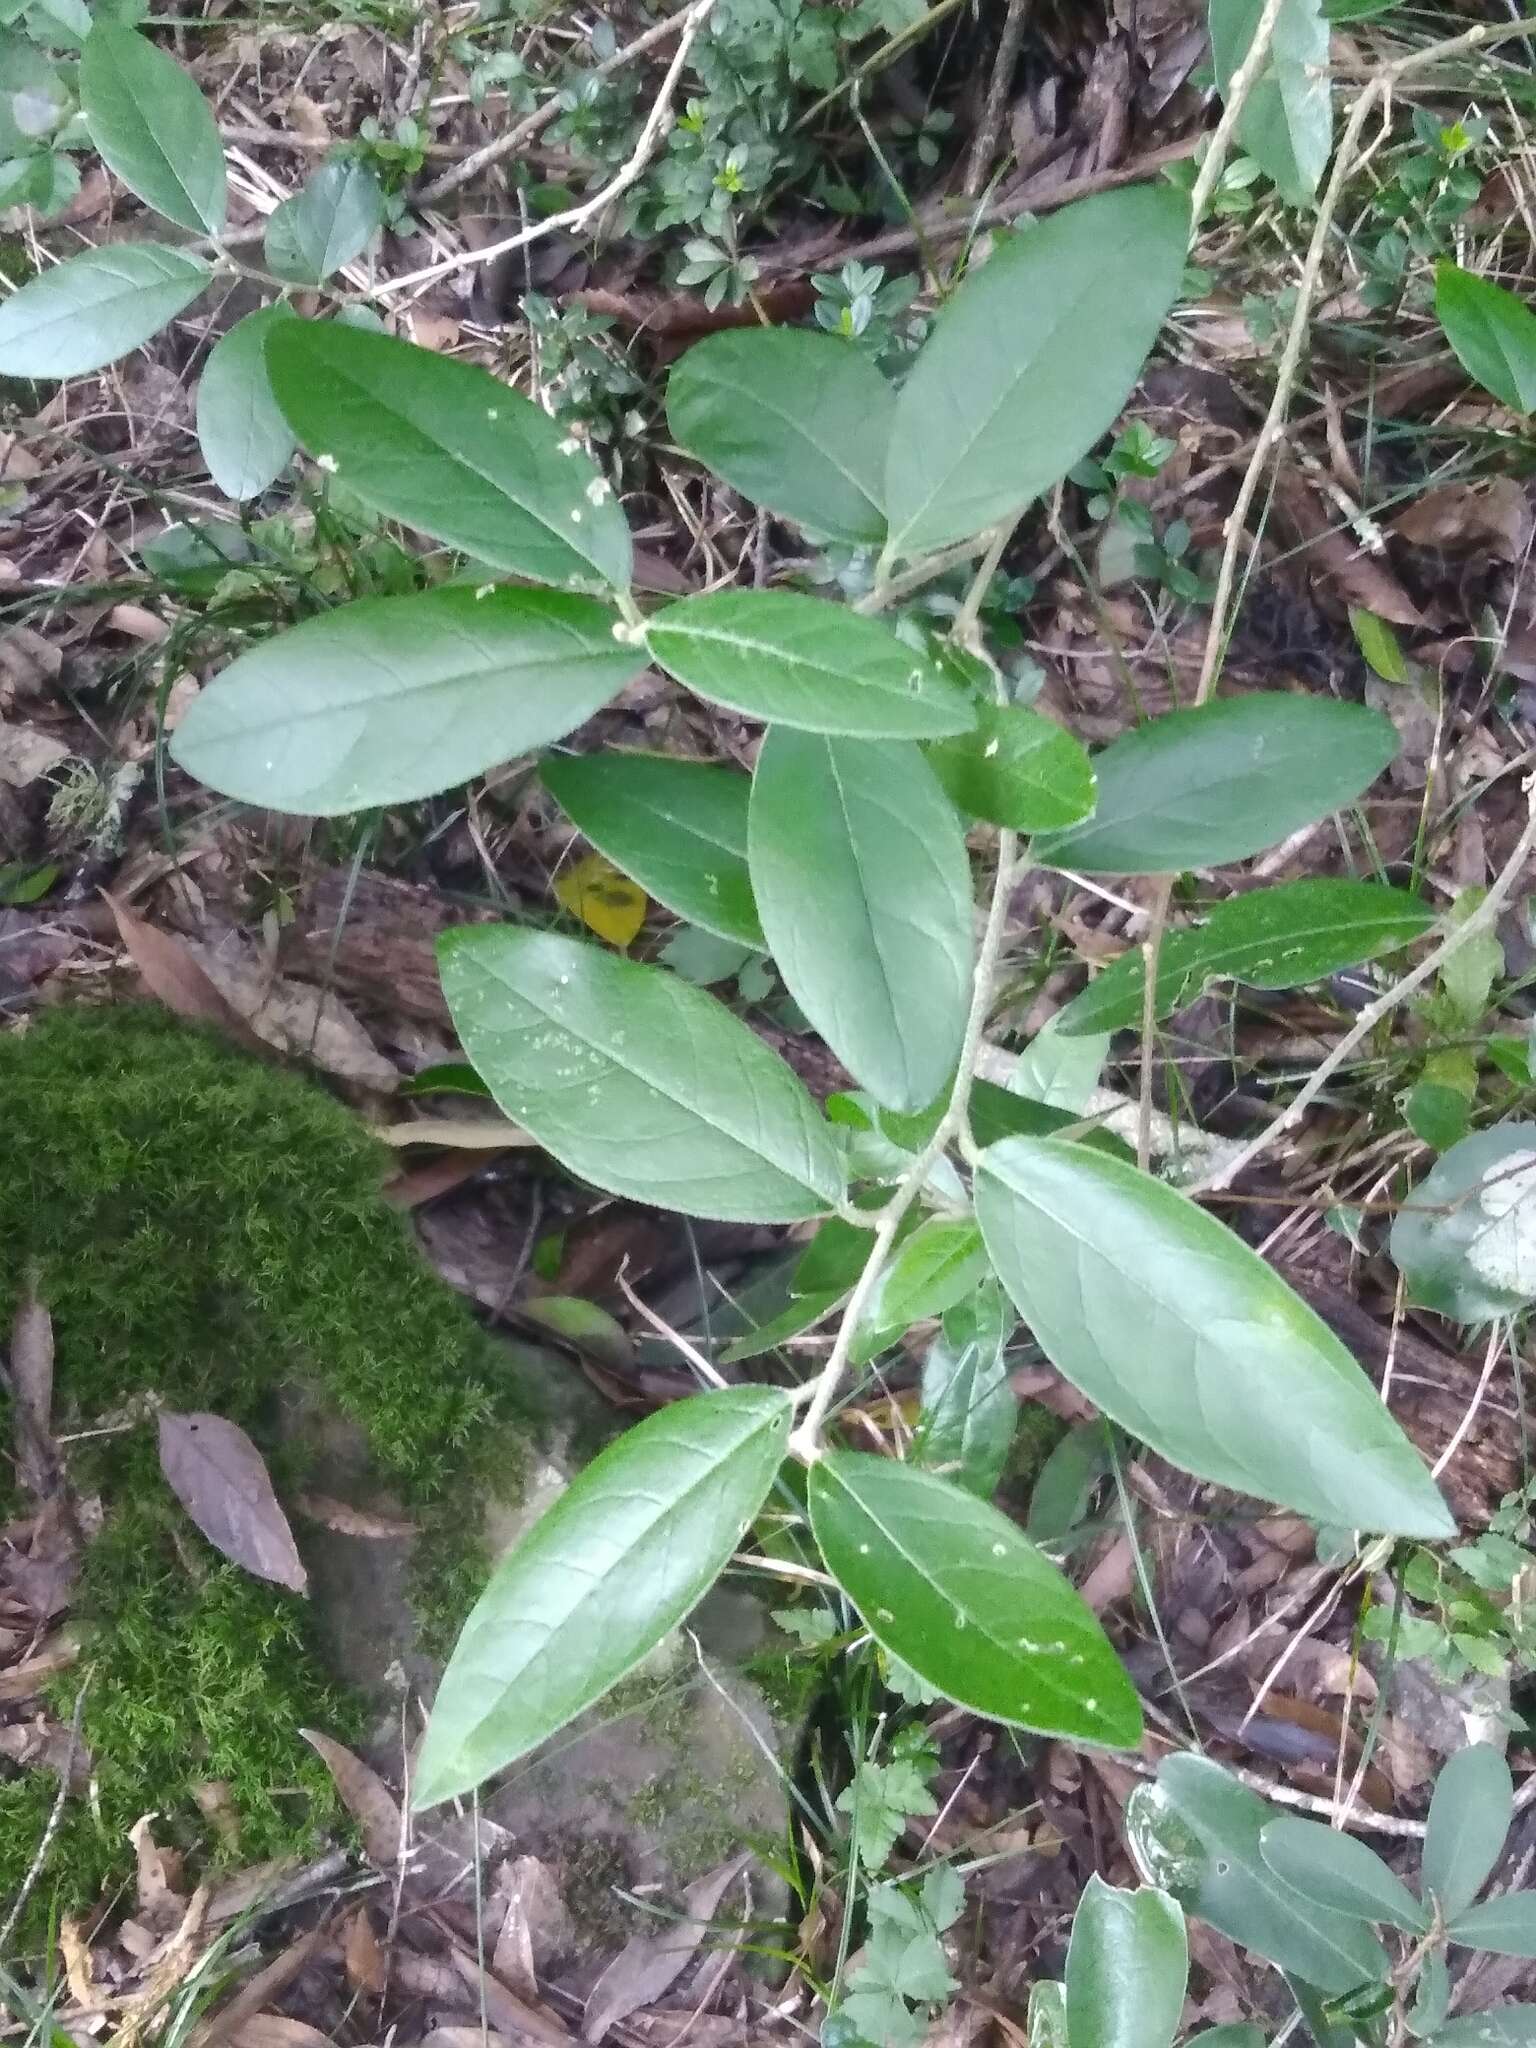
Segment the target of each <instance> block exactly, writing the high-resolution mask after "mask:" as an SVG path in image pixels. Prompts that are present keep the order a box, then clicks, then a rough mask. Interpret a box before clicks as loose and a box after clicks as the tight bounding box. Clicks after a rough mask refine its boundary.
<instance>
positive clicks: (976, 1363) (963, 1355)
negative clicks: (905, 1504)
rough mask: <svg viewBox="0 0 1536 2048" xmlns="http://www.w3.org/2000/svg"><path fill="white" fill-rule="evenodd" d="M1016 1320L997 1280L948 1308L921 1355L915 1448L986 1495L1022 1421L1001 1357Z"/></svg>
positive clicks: (922, 1458)
mask: <svg viewBox="0 0 1536 2048" xmlns="http://www.w3.org/2000/svg"><path fill="white" fill-rule="evenodd" d="M1013 1322H1014V1319H1013V1313H1012V1311H1011V1310H1010V1309H1008V1308H1007V1307H1006V1306H1005V1304H1004V1302H1003V1297H1002V1290H1001V1289H1000V1288H999V1287H998V1286H997V1284H996V1282H995V1281H993V1282H991V1283H989V1284H988V1285H987V1286H985V1287H982V1288H980V1289H978V1291H977V1292H976V1294H974V1295H973V1296H972V1298H971V1299H970V1300H969V1301H963V1302H960V1303H959V1304H957V1306H956V1307H955V1308H953V1309H951V1310H950V1312H949V1314H948V1315H947V1316H946V1317H945V1318H944V1327H943V1330H942V1331H941V1333H940V1334H939V1335H938V1336H937V1337H935V1338H934V1340H933V1342H932V1343H931V1344H930V1345H929V1347H928V1356H927V1357H926V1358H925V1359H924V1361H923V1384H922V1406H921V1408H920V1409H919V1411H918V1418H917V1434H916V1447H915V1455H916V1457H917V1459H918V1461H919V1462H920V1463H921V1464H923V1465H926V1466H927V1467H928V1469H929V1470H930V1471H932V1472H938V1473H940V1474H941V1475H942V1476H943V1477H945V1478H947V1479H950V1480H952V1481H953V1482H954V1484H955V1485H956V1486H963V1487H964V1488H965V1490H966V1492H967V1493H974V1494H976V1495H978V1496H979V1497H980V1498H981V1499H982V1500H990V1499H991V1498H992V1495H993V1494H994V1493H995V1492H996V1490H997V1482H998V1481H999V1479H1001V1478H1002V1476H1003V1467H1004V1466H1005V1465H1006V1464H1007V1462H1008V1453H1009V1451H1010V1449H1011V1448H1012V1445H1013V1438H1014V1432H1015V1430H1016V1429H1017V1427H1018V1420H1019V1402H1018V1396H1017V1395H1016V1394H1015V1393H1014V1391H1013V1388H1012V1387H1011V1386H1010V1385H1009V1381H1008V1366H1007V1362H1006V1359H1005V1357H1004V1350H1005V1347H1006V1345H1007V1342H1008V1338H1009V1335H1010V1334H1011V1332H1012V1330H1013Z"/></svg>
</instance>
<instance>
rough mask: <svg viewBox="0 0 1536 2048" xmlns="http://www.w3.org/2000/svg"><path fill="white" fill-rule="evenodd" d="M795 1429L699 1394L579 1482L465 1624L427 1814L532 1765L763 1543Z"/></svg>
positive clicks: (623, 1443)
mask: <svg viewBox="0 0 1536 2048" xmlns="http://www.w3.org/2000/svg"><path fill="white" fill-rule="evenodd" d="M791 1413H792V1411H791V1408H790V1404H789V1398H788V1396H787V1395H785V1394H782V1393H780V1392H778V1391H777V1390H776V1389H775V1388H772V1387H731V1388H727V1389H725V1390H724V1391H722V1392H719V1393H711V1394H696V1395H694V1396H693V1397H692V1398H691V1399H689V1400H685V1401H676V1402H673V1404H672V1405H671V1406H670V1407H667V1408H663V1409H661V1410H660V1411H659V1412H658V1413H656V1414H655V1415H650V1416H647V1417H646V1419H645V1421H644V1422H641V1423H639V1424H637V1425H636V1427H635V1428H633V1429H631V1430H628V1431H626V1433H625V1434H624V1435H623V1436H621V1437H620V1438H619V1439H618V1441H617V1442H616V1443H613V1444H610V1445H609V1447H608V1449H607V1450H605V1451H603V1452H602V1453H601V1454H600V1455H599V1456H598V1457H597V1458H595V1459H594V1460H593V1461H592V1463H591V1464H590V1465H588V1466H587V1467H586V1469H585V1471H583V1472H581V1473H579V1474H578V1475H577V1477H576V1478H575V1479H574V1480H572V1482H571V1484H570V1486H569V1488H568V1489H567V1490H566V1492H565V1493H563V1494H562V1495H561V1496H560V1498H559V1499H558V1500H557V1501H556V1502H555V1503H554V1505H553V1506H552V1507H550V1508H548V1509H547V1510H546V1511H545V1513H544V1514H543V1515H542V1516H541V1517H540V1518H539V1520H538V1521H537V1522H535V1524H534V1525H533V1528H532V1529H531V1530H530V1531H529V1533H528V1534H527V1535H526V1536H525V1537H524V1538H523V1539H522V1541H521V1542H520V1543H519V1544H518V1545H517V1547H516V1549H515V1550H513V1551H512V1552H511V1554H510V1555H509V1556H507V1557H506V1558H504V1559H503V1560H502V1562H501V1563H500V1564H499V1565H498V1566H497V1568H496V1570H495V1572H494V1574H493V1575H492V1578H491V1582H490V1584H489V1585H488V1586H487V1587H486V1589H485V1591H484V1593H482V1594H481V1596H480V1598H479V1600H478V1601H477V1602H476V1604H475V1607H474V1609H473V1611H472V1613H471V1614H470V1617H469V1619H468V1621H467V1622H465V1624H464V1630H463V1633H462V1634H461V1635H460V1637H459V1640H458V1643H457V1645H456V1646H455V1648H454V1652H453V1656H452V1658H451V1659H450V1660H449V1664H448V1669H447V1670H446V1672H444V1674H443V1681H442V1684H441V1685H440V1686H439V1687H438V1691H437V1699H436V1701H435V1703H434V1705H433V1708H432V1718H431V1721H430V1722H429V1723H428V1726H427V1734H426V1739H425V1741H424V1742H423V1744H422V1747H421V1754H420V1756H419V1758H418V1760H417V1764H416V1772H415V1783H414V1786H413V1794H412V1804H413V1805H414V1806H415V1808H416V1809H417V1811H418V1812H419V1811H420V1810H421V1809H422V1808H424V1807H428V1806H436V1805H437V1804H438V1803H439V1801H441V1800H444V1799H451V1798H453V1797H454V1796H455V1795H457V1794H461V1793H465V1792H471V1791H473V1790H474V1788H475V1787H476V1786H477V1785H480V1784H483V1783H484V1781H485V1780H486V1779H487V1778H488V1777H490V1776H491V1774H492V1773H493V1772H494V1771H499V1770H502V1769H504V1768H505V1766H506V1765H508V1764H510V1763H513V1762H515V1761H516V1760H517V1758H518V1757H520V1756H526V1755H527V1753H528V1751H529V1750H531V1749H534V1748H536V1747H537V1746H538V1744H539V1743H541V1742H543V1741H545V1740H546V1739H547V1738H548V1737H549V1736H551V1735H553V1734H555V1733H556V1731H557V1730H558V1729H561V1728H563V1727H564V1726H565V1725H566V1723H567V1722H568V1721H571V1720H573V1719H574V1718H575V1716H576V1715H577V1714H579V1713H581V1712H582V1710H583V1709H584V1708H586V1707H589V1706H591V1705H592V1703H593V1701H594V1700H598V1699H601V1698H602V1696H603V1694H604V1693H605V1692H607V1691H608V1690H609V1689H610V1688H611V1687H612V1686H614V1685H616V1684H617V1683H618V1682H619V1680H620V1679H621V1678H623V1677H625V1676H626V1674H627V1673H629V1672H631V1671H633V1670H634V1668H635V1666H636V1665H637V1664H638V1663H639V1662H640V1660H641V1659H642V1658H643V1657H644V1656H645V1655H646V1654H647V1652H648V1651H650V1650H652V1649H654V1648H655V1646H656V1644H657V1643H659V1642H660V1641H661V1640H662V1638H663V1637H664V1636H665V1635H666V1634H667V1632H668V1630H669V1629H672V1628H675V1627H676V1626H677V1624H678V1622H680V1621H681V1620H682V1619H683V1617H684V1616H685V1615H686V1614H687V1613H688V1612H689V1610H690V1609H691V1608H692V1607H694V1606H695V1605H696V1604H697V1602H698V1601H699V1600H700V1599H701V1598H702V1597H703V1595H704V1594H705V1593H706V1592H707V1591H708V1590H709V1588H710V1586H711V1585H713V1583H714V1581H715V1579H716V1578H717V1577H718V1576H719V1574H720V1572H721V1571H722V1569H723V1568H724V1566H725V1564H726V1563H727V1561H728V1560H729V1558H730V1556H731V1554H732V1552H733V1551H734V1550H735V1549H736V1547H737V1545H738V1544H739V1543H740V1542H741V1539H742V1537H743V1536H744V1535H745V1534H746V1533H747V1530H748V1529H749V1528H750V1527H751V1524H752V1519H753V1517H754V1516H755V1515H756V1513H757V1511H758V1509H759V1508H760V1507H761V1506H762V1504H763V1501H764V1499H765V1498H766V1496H767V1493H768V1489H769V1487H770V1486H771V1485H772V1484H773V1477H774V1474H775V1473H776V1472H777V1471H778V1469H779V1465H780V1463H781V1462H782V1460H783V1456H784V1445H785V1442H786V1440H787V1438H788V1434H789V1424H790V1417H791Z"/></svg>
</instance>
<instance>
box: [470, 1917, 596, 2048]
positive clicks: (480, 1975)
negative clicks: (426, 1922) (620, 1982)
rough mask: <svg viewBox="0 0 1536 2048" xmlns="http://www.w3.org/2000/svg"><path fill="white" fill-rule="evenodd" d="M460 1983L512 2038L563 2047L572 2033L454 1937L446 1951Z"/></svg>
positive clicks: (488, 2017) (555, 2047) (489, 2017)
mask: <svg viewBox="0 0 1536 2048" xmlns="http://www.w3.org/2000/svg"><path fill="white" fill-rule="evenodd" d="M449 1954H450V1956H451V1957H452V1960H453V1967H454V1969H455V1971H456V1972H457V1973H458V1977H459V1980H460V1982H461V1983H462V1984H463V1985H464V1987H465V1989H466V1990H467V1991H468V1992H469V1993H470V1994H471V1995H472V1997H473V1998H474V2000H475V2002H476V2003H477V2004H478V2005H479V2006H480V2007H481V2008H482V2009H483V2011H484V2012H485V2015H486V2017H487V2019H489V2021H490V2023H491V2025H492V2026H493V2027H495V2028H496V2030H497V2031H498V2032H499V2033H503V2034H509V2035H510V2036H511V2037H512V2039H513V2040H514V2041H522V2042H527V2041H542V2042H544V2043H546V2044H547V2048H564V2044H565V2043H566V2042H568V2041H570V2040H571V2039H572V2038H573V2036H572V2034H571V2031H570V2029H569V2028H568V2027H566V2026H565V2025H563V2024H562V2022H561V2021H560V2020H559V2019H558V2018H557V2017H556V2015H555V2014H554V2013H552V2012H551V2011H550V2009H549V2007H548V2006H546V2005H538V2004H533V2003H531V2002H530V2001H529V2000H528V1999H526V1998H519V1997H518V1995H517V1993H516V1992H515V1991H510V1990H509V1989H508V1988H507V1986H506V1985H505V1984H503V1983H502V1982H501V1980H500V1979H499V1978H498V1977H497V1976H496V1974H495V1972H494V1971H492V1970H487V1969H485V1968H484V1967H483V1966H482V1964H481V1962H480V1960H479V1958H478V1957H477V1956H476V1955H475V1954H474V1952H473V1951H472V1950H471V1949H467V1948H465V1947H463V1945H462V1944H461V1943H460V1942H459V1941H458V1940H457V1938H454V1939H453V1946H452V1948H451V1949H450V1951H449Z"/></svg>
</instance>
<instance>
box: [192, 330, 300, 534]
mask: <svg viewBox="0 0 1536 2048" xmlns="http://www.w3.org/2000/svg"><path fill="white" fill-rule="evenodd" d="M293 317H294V314H293V309H292V307H291V306H289V305H287V304H285V303H284V302H283V301H282V300H279V301H278V303H277V304H276V305H275V306H263V307H262V308H261V310H260V311H259V312H256V313H247V314H246V316H245V318H244V319H243V320H238V321H236V323H235V325H234V326H233V327H231V328H230V330H229V332H228V334H226V335H224V336H223V337H222V338H221V339H220V340H219V341H218V342H217V343H215V345H214V348H213V352H212V354H211V355H210V356H209V358H208V360H207V362H206V363H205V364H204V365H203V374H202V376H201V377H200V378H199V379H198V385H197V439H198V445H199V447H200V448H201V449H202V451H203V460H204V462H206V463H207V465H208V474H209V475H210V476H211V477H212V478H213V480H214V482H215V483H216V484H217V485H218V487H219V489H220V490H221V491H222V492H223V493H224V495H225V497H226V498H234V499H237V500H243V499H245V498H256V497H260V495H261V493H262V492H263V491H264V490H265V489H266V488H267V486H268V485H269V484H270V483H272V482H274V481H275V479H276V478H278V477H279V476H281V475H282V473H283V471H284V470H285V469H286V468H287V466H288V463H289V460H290V459H291V457H292V455H293V451H294V448H295V446H296V445H297V444H296V443H295V441H294V438H293V433H292V430H291V428H290V427H289V425H288V422H287V421H286V420H285V419H284V418H283V416H282V414H281V412H279V410H278V406H277V400H276V399H275V398H274V397H273V396H272V386H271V385H270V384H269V383H268V381H267V361H266V355H265V353H264V351H265V348H266V340H267V336H268V335H269V334H270V333H271V331H272V329H273V328H274V327H275V326H277V325H278V323H279V322H280V321H283V320H291V319H293Z"/></svg>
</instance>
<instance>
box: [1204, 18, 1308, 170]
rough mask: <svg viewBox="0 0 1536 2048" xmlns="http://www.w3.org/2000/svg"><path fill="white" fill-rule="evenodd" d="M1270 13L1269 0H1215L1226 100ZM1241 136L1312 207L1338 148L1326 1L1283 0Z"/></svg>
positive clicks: (1216, 49) (1214, 33) (1216, 46)
mask: <svg viewBox="0 0 1536 2048" xmlns="http://www.w3.org/2000/svg"><path fill="white" fill-rule="evenodd" d="M1263 11H1264V0H1211V5H1210V34H1211V57H1212V61H1213V63H1214V66H1215V70H1216V86H1217V90H1218V91H1219V92H1220V94H1221V96H1222V98H1223V99H1226V97H1227V95H1228V93H1229V92H1230V90H1231V86H1232V75H1233V73H1234V72H1235V71H1236V70H1237V68H1238V66H1239V65H1240V64H1241V63H1242V61H1243V59H1244V58H1245V57H1246V56H1247V54H1248V47H1249V45H1250V44H1251V43H1252V41H1253V34H1254V30H1255V29H1256V28H1257V26H1258V22H1259V16H1260V15H1261V14H1262V13H1263ZM1237 135H1238V140H1239V141H1240V142H1241V144H1242V146H1243V148H1244V150H1245V151H1246V152H1247V154H1248V155H1249V156H1251V157H1252V158H1253V160H1254V162H1255V163H1256V164H1258V165H1259V166H1260V168H1261V169H1262V170H1263V171H1264V172H1265V174H1266V175H1267V176H1268V177H1270V178H1272V179H1273V180H1274V183H1275V186H1276V188H1277V189H1278V191H1279V193H1280V196H1281V197H1282V198H1283V199H1288V200H1289V201H1290V202H1291V204H1292V205H1293V206H1306V205H1308V204H1310V202H1311V200H1312V199H1313V198H1314V196H1315V195H1316V192H1317V187H1318V183H1319V181H1320V180H1321V178H1322V175H1323V172H1324V171H1325V170H1326V169H1327V167H1328V158H1329V157H1330V155H1331V154H1332V152H1333V90H1332V85H1331V82H1330V80H1329V77H1328V22H1327V18H1326V16H1325V15H1324V13H1323V9H1322V6H1321V4H1320V0H1282V5H1281V8H1280V13H1279V16H1278V18H1277V19H1276V21H1275V26H1274V33H1273V35H1272V37H1271V39H1270V45H1269V50H1268V53H1267V54H1266V57H1265V59H1264V63H1263V65H1262V67H1261V68H1260V71H1259V75H1258V77H1257V78H1256V79H1255V80H1254V81H1253V85H1252V87H1251V89H1250V91H1249V94H1248V97H1247V99H1246V100H1245V101H1244V103H1243V108H1242V112H1241V114H1240V116H1239V118H1238V124H1237Z"/></svg>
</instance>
